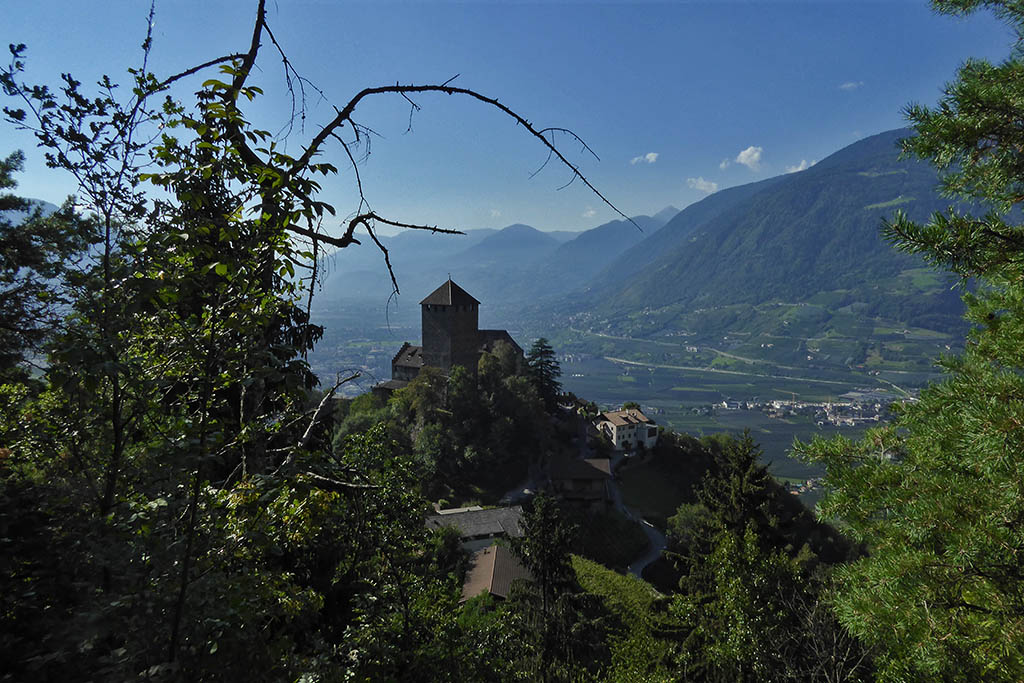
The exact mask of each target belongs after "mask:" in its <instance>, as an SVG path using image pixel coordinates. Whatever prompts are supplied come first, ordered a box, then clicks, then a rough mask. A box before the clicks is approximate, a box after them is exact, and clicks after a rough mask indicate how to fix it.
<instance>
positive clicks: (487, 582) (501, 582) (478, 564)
mask: <svg viewBox="0 0 1024 683" xmlns="http://www.w3.org/2000/svg"><path fill="white" fill-rule="evenodd" d="M516 579H523V580H525V581H532V580H533V577H532V576H531V575H530V572H529V570H527V569H526V567H524V566H523V565H522V564H521V563H520V562H519V559H518V558H517V557H516V556H515V555H513V554H512V551H510V550H509V549H508V548H506V547H505V546H501V545H492V546H489V547H487V548H484V549H483V550H478V551H477V552H475V553H473V557H472V558H470V565H469V570H468V571H467V572H466V581H465V582H464V583H463V584H462V600H460V602H464V601H466V600H469V599H470V598H475V597H476V596H478V595H480V594H481V593H483V592H484V591H485V590H486V591H488V592H489V593H490V594H491V595H494V596H496V597H499V598H502V599H504V598H507V597H508V594H509V592H510V591H511V589H512V582H513V581H515V580H516Z"/></svg>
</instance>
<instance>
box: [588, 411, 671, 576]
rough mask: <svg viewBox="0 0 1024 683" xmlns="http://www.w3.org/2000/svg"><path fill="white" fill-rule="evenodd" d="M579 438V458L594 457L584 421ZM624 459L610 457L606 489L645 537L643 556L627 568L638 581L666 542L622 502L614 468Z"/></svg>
mask: <svg viewBox="0 0 1024 683" xmlns="http://www.w3.org/2000/svg"><path fill="white" fill-rule="evenodd" d="M579 436H580V437H581V438H580V442H579V447H580V457H583V458H592V457H594V453H592V452H591V450H590V447H589V446H588V445H587V427H586V421H585V420H579ZM624 457H625V456H624V455H623V454H622V453H616V454H614V455H613V456H612V457H611V467H610V469H611V471H612V473H613V474H612V478H611V479H610V480H609V482H608V488H609V490H610V492H611V496H612V502H613V503H614V504H615V507H617V508H618V509H619V512H621V513H622V514H623V515H625V517H626V519H629V520H632V521H634V522H636V523H637V524H639V525H640V528H641V529H643V532H644V535H645V536H647V550H646V551H645V552H644V554H643V555H641V556H640V557H638V558H637V559H635V560H634V561H633V563H632V564H630V565H629V568H628V571H629V573H630V574H632V575H633V576H635V577H637V578H638V579H642V578H643V571H644V569H645V568H646V567H647V565H649V564H651V563H652V562H654V561H655V560H657V559H658V558H659V557H661V551H662V550H664V549H665V546H666V545H667V541H666V539H665V534H663V533H661V532H660V531H659V530H658V529H657V527H655V526H654V525H653V524H651V523H650V522H648V521H647V520H645V519H644V518H643V517H642V516H640V514H638V513H637V512H635V511H633V509H632V508H630V507H629V506H627V505H626V504H625V503H624V502H623V501H622V491H621V490H620V489H619V483H618V481H616V479H615V475H614V472H615V467H616V466H617V465H618V464H619V463H620V462H622V460H623V458H624Z"/></svg>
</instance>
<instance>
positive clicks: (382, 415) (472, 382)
mask: <svg viewBox="0 0 1024 683" xmlns="http://www.w3.org/2000/svg"><path fill="white" fill-rule="evenodd" d="M378 422H383V423H385V424H386V425H387V430H388V434H389V435H390V437H391V438H393V439H395V440H396V441H397V442H398V443H401V444H403V445H404V446H406V447H408V448H409V449H410V450H411V452H412V453H413V456H414V459H415V463H416V467H417V471H418V473H419V475H420V481H421V484H422V486H423V490H424V492H425V493H426V495H427V496H428V497H430V498H432V499H438V498H444V499H447V500H449V501H453V502H458V501H464V500H477V501H481V500H482V501H484V502H488V503H494V502H497V501H498V500H499V499H500V498H501V496H502V494H503V493H504V492H505V491H507V490H508V488H509V487H510V486H512V485H514V484H517V483H519V482H520V481H522V480H523V479H525V478H526V474H527V468H528V467H529V465H530V464H531V463H536V462H538V461H540V459H541V458H542V457H543V456H544V455H545V454H546V453H547V452H548V450H549V449H550V448H552V440H553V434H552V426H551V420H550V418H549V417H548V416H547V415H546V414H545V412H544V403H543V401H542V399H541V398H540V396H539V395H538V393H537V390H536V388H535V386H534V383H533V382H532V381H531V380H530V379H528V378H527V377H524V376H522V375H520V374H518V362H517V354H515V353H514V352H513V350H512V349H511V347H509V346H508V345H506V344H502V343H499V344H497V345H496V348H495V349H494V352H493V353H484V354H482V355H481V358H480V362H479V366H478V369H477V373H476V375H474V374H473V373H471V372H470V371H468V370H467V369H466V368H463V367H462V366H455V367H453V368H452V370H451V372H450V374H449V375H448V377H445V376H444V375H442V374H441V373H440V371H438V370H437V369H436V368H431V367H426V368H424V369H423V370H422V371H421V372H420V373H419V375H418V376H417V377H416V379H414V380H413V381H412V382H410V383H409V385H408V386H407V387H405V388H403V389H401V390H399V391H396V392H395V394H394V395H393V396H392V397H391V399H390V400H389V402H388V404H387V405H386V406H383V405H382V404H381V403H380V402H379V399H376V398H368V397H360V398H358V399H356V400H355V401H353V402H352V404H351V405H350V406H349V408H348V413H347V415H346V417H345V419H344V421H343V422H342V423H341V426H340V430H339V435H343V434H349V433H358V432H359V431H360V430H362V429H366V428H367V427H369V426H370V425H373V424H376V423H378Z"/></svg>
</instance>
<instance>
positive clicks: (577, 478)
mask: <svg viewBox="0 0 1024 683" xmlns="http://www.w3.org/2000/svg"><path fill="white" fill-rule="evenodd" d="M548 476H549V479H550V482H551V490H552V491H553V492H554V493H555V495H557V496H558V497H559V498H561V499H562V500H565V501H566V502H569V503H580V504H583V505H589V506H594V507H600V506H603V505H607V504H609V503H611V502H612V494H611V476H612V468H611V461H610V460H609V459H608V458H586V459H582V460H581V459H566V458H562V459H555V460H553V461H552V462H551V465H550V467H549V472H548Z"/></svg>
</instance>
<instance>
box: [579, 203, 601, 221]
mask: <svg viewBox="0 0 1024 683" xmlns="http://www.w3.org/2000/svg"><path fill="white" fill-rule="evenodd" d="M580 215H581V216H583V217H584V218H593V217H594V216H596V215H597V211H594V207H592V206H588V207H587V210H586V211H584V212H583V213H582V214H580Z"/></svg>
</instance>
